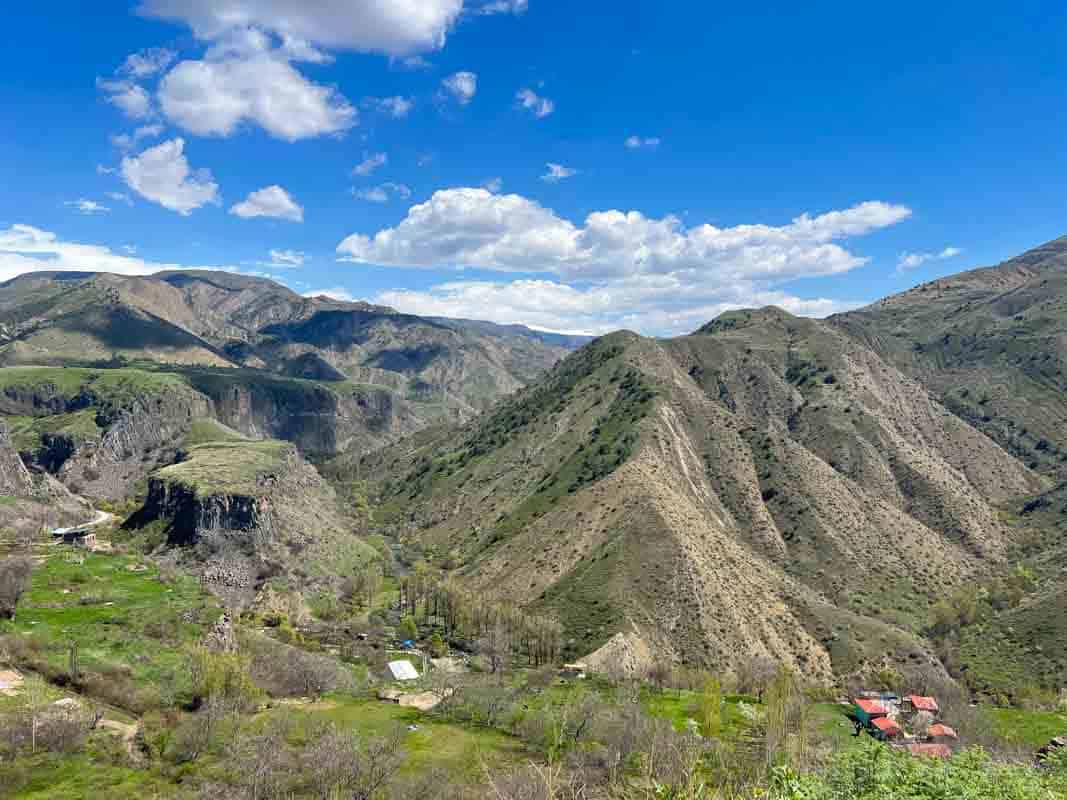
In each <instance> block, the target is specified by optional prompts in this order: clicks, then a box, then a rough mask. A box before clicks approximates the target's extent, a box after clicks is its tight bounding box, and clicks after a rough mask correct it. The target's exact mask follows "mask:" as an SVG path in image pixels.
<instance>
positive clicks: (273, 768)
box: [227, 716, 293, 800]
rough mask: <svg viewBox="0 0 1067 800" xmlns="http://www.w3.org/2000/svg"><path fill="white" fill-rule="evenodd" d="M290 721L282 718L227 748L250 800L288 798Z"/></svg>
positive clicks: (290, 772)
mask: <svg viewBox="0 0 1067 800" xmlns="http://www.w3.org/2000/svg"><path fill="white" fill-rule="evenodd" d="M290 724H291V720H290V719H289V717H288V716H282V717H280V718H276V719H274V720H272V721H271V723H270V724H269V725H267V727H266V728H264V729H263V730H261V731H259V732H258V733H252V734H249V733H246V734H243V735H241V736H238V738H237V739H236V740H235V741H234V742H233V744H231V745H230V746H229V747H228V748H227V754H228V755H229V757H230V763H231V764H232V765H233V768H234V770H235V771H236V772H237V774H238V775H239V776H240V777H239V780H240V783H241V784H242V786H243V787H244V789H245V791H246V793H247V795H248V797H249V798H250V800H274V798H283V797H290V796H291V792H290V790H289V789H290V787H289V784H290V783H291V782H292V778H293V764H292V754H291V753H290V751H289V747H288V745H287V744H286V738H287V734H288V732H289V727H290Z"/></svg>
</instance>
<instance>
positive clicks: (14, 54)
mask: <svg viewBox="0 0 1067 800" xmlns="http://www.w3.org/2000/svg"><path fill="white" fill-rule="evenodd" d="M23 5H28V4H23ZM94 5H98V6H103V7H104V8H103V9H102V10H95V9H94V11H93V12H92V14H87V13H86V12H84V11H83V8H84V4H83V3H73V2H69V3H64V2H53V3H49V4H48V8H47V11H44V10H37V11H34V10H8V12H7V14H6V22H7V24H6V25H5V32H4V40H3V42H2V44H3V47H2V48H0V63H2V66H3V74H4V75H5V76H6V78H7V79H6V80H5V81H4V83H3V87H2V88H0V92H2V93H3V102H2V103H0V115H2V122H0V153H2V157H0V180H2V185H3V186H4V187H5V190H4V191H3V192H0V279H7V278H9V277H12V276H13V275H15V274H18V273H20V272H25V271H28V270H32V269H48V268H63V269H108V270H112V271H118V272H126V273H131V274H137V273H147V272H151V271H153V270H156V269H160V268H164V267H171V266H186V267H219V268H226V269H233V270H240V271H245V272H256V273H262V274H268V275H271V276H274V277H276V278H278V279H279V280H282V281H283V282H285V283H286V284H288V285H290V286H291V287H293V288H294V289H296V290H297V291H301V292H305V293H314V292H321V291H329V292H331V293H333V294H334V295H336V296H339V297H350V298H357V299H366V300H371V301H375V302H384V303H387V304H390V305H393V306H396V307H398V308H400V309H401V310H404V311H409V312H414V313H426V314H446V315H453V316H469V317H477V318H485V319H492V320H495V321H499V322H524V323H527V324H531V325H534V326H538V327H543V328H549V329H555V330H573V331H591V332H601V331H606V330H611V329H614V328H618V327H628V328H632V329H636V330H639V331H641V332H644V333H649V334H659V335H670V334H676V333H683V332H687V331H689V330H692V329H694V328H696V327H697V326H699V325H700V324H701V323H702V322H704V321H706V319H707V318H710V317H712V316H714V315H715V314H717V313H719V312H720V311H722V310H723V309H725V308H728V307H735V306H739V305H761V304H766V303H776V304H779V305H783V306H784V307H786V308H788V309H790V310H793V311H795V312H797V313H804V314H813V315H822V314H826V313H830V312H833V311H835V310H840V309H844V308H849V307H852V306H854V305H856V304H859V303H863V302H866V301H870V300H873V299H876V298H878V297H880V296H882V295H884V294H887V293H890V292H894V291H899V290H902V289H904V288H907V287H909V286H911V285H914V284H916V283H919V282H921V281H924V280H928V279H930V278H931V277H935V276H938V275H944V274H948V273H952V272H957V271H960V270H963V269H966V268H969V267H973V266H979V265H985V264H989V263H995V262H997V261H999V260H1002V259H1003V258H1006V257H1010V256H1012V255H1015V254H1017V253H1019V252H1021V251H1022V250H1024V249H1026V248H1028V247H1031V246H1034V245H1036V244H1039V243H1041V242H1043V241H1046V240H1048V239H1051V238H1055V237H1057V236H1060V235H1063V234H1064V233H1067V219H1065V215H1064V210H1063V202H1062V197H1063V196H1064V190H1065V188H1067V186H1065V184H1067V157H1065V155H1064V153H1065V147H1064V135H1063V132H1064V131H1065V130H1067V104H1065V103H1064V102H1063V99H1064V94H1065V91H1064V90H1065V88H1067V54H1065V49H1064V48H1063V46H1062V45H1063V42H1064V41H1065V33H1067V10H1065V9H1064V8H1063V7H1062V6H1059V7H1058V6H1056V5H1054V4H1051V3H1027V2H1020V3H1015V4H1013V5H1012V7H1011V13H1005V12H1004V11H1003V9H1002V7H994V6H990V7H989V9H988V10H983V9H982V8H979V7H975V6H974V5H973V4H963V3H941V4H931V3H923V4H918V3H898V4H895V5H894V6H893V7H892V8H891V9H889V8H886V9H883V8H881V7H877V8H859V7H857V6H856V5H855V4H844V3H820V4H814V5H813V4H807V6H805V7H796V8H792V7H791V8H788V9H787V8H764V9H762V10H760V9H756V10H753V9H751V8H748V7H743V6H749V5H751V4H736V5H731V6H726V5H720V4H709V3H696V2H693V3H689V2H675V3H644V2H641V3H638V2H632V3H620V2H612V3H608V2H601V1H600V0H591V1H590V2H585V3H582V4H577V6H578V7H580V13H576V10H575V9H576V4H573V3H564V2H559V1H558V0H528V2H526V1H525V0H377V2H370V0H316V2H308V0H259V2H249V0H146V1H145V2H144V3H140V2H137V3H122V2H112V3H104V4H94ZM779 5H784V4H779ZM361 164H366V166H365V167H364V168H363V169H362V170H358V171H357V167H358V166H359V165H361ZM272 252H273V255H272Z"/></svg>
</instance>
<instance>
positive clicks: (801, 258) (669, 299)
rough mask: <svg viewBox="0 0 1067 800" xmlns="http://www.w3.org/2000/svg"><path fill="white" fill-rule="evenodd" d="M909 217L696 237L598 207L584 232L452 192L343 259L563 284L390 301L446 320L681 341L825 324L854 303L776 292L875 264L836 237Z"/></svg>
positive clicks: (473, 287) (481, 194) (496, 286)
mask: <svg viewBox="0 0 1067 800" xmlns="http://www.w3.org/2000/svg"><path fill="white" fill-rule="evenodd" d="M910 214H911V211H910V209H908V208H906V207H903V206H899V205H892V204H889V203H883V202H876V201H872V202H866V203H860V204H858V205H855V206H853V207H851V208H848V209H844V210H840V211H830V212H827V213H824V214H819V215H815V216H813V215H808V214H803V215H801V216H799V217H796V218H795V219H793V220H792V221H791V222H788V223H786V224H784V225H766V224H746V225H736V226H733V227H727V228H718V227H715V226H713V225H706V224H705V225H697V226H693V227H688V228H687V227H685V226H683V225H682V223H681V222H680V220H679V219H677V218H676V217H672V216H667V217H663V218H661V219H655V218H649V217H646V216H645V215H643V214H641V213H640V212H637V211H629V212H623V211H617V210H608V211H597V212H593V213H591V214H589V215H588V216H587V217H586V219H585V220H584V222H583V223H582V224H580V225H579V224H575V223H573V222H571V221H569V220H567V219H564V218H561V217H559V216H558V215H557V214H555V213H554V212H553V211H551V210H550V209H547V208H544V207H543V206H541V205H539V204H538V203H536V202H534V201H532V200H530V199H528V198H525V197H522V196H520V195H516V194H506V195H501V194H494V193H492V192H490V191H488V190H487V189H484V188H459V189H446V190H441V191H438V192H436V193H434V195H433V196H432V197H431V198H430V199H429V200H427V201H426V202H425V203H419V204H416V205H414V206H412V207H411V208H410V209H409V210H408V213H407V215H406V217H405V218H404V219H403V220H402V221H401V222H400V223H399V224H398V225H396V226H395V227H393V228H386V229H383V230H380V231H378V232H377V233H376V234H374V235H373V236H367V235H363V234H353V235H351V236H349V237H348V238H346V239H345V240H344V241H343V242H341V244H340V245H338V248H337V250H338V254H339V255H340V257H341V259H342V260H348V261H353V262H356V263H368V264H375V265H382V266H398V267H424V268H435V269H450V268H460V267H477V268H482V269H489V270H498V271H504V272H528V273H541V274H547V275H549V276H552V277H551V278H549V279H543V280H542V279H539V280H534V281H527V280H519V281H511V282H508V283H496V282H458V283H446V284H442V285H440V286H436V287H433V288H432V289H430V290H425V291H417V292H410V291H405V290H396V291H394V292H391V293H386V294H383V295H382V297H380V298H379V302H383V303H386V304H388V305H393V306H396V307H400V308H403V309H404V310H408V311H418V313H426V314H443V315H446V316H449V315H452V316H457V315H458V316H476V317H486V315H487V314H491V315H492V316H491V318H492V319H494V320H499V321H509V320H510V321H521V322H525V323H527V324H535V325H539V326H542V327H547V328H552V329H557V330H560V329H562V330H567V329H572V330H573V329H590V330H592V329H596V330H608V329H611V328H615V327H620V326H629V327H634V328H637V329H640V330H644V331H667V332H675V333H677V332H679V331H682V330H686V329H688V328H687V327H686V326H690V327H696V326H697V325H698V324H699V323H700V322H703V321H706V320H707V319H709V318H710V317H712V316H715V314H717V313H720V312H721V311H722V310H725V309H726V308H736V307H741V306H747V305H752V304H768V303H775V304H778V305H782V306H783V307H785V308H786V309H787V310H791V311H793V312H795V313H803V314H809V315H819V314H828V313H832V312H835V311H839V310H843V309H844V308H846V307H852V306H853V305H855V304H850V303H843V302H840V301H833V300H827V299H817V300H803V299H801V298H799V297H796V296H793V295H791V294H786V293H783V292H781V291H779V290H778V289H776V288H775V287H776V285H777V284H781V283H783V282H786V281H790V280H794V279H799V278H806V277H816V276H824V275H833V274H839V273H843V272H847V271H849V270H851V269H854V268H856V267H858V266H860V265H861V264H864V263H866V262H867V260H868V259H866V258H864V257H862V256H859V255H856V254H854V253H853V252H851V251H849V250H847V249H845V247H843V246H842V245H841V244H840V243H839V241H840V240H842V239H846V238H848V237H854V236H862V235H864V234H867V233H870V232H873V231H876V230H879V229H882V228H885V227H888V226H891V225H894V224H896V223H898V222H900V221H902V220H904V219H906V218H907V217H908V216H910Z"/></svg>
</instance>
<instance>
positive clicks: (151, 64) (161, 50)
mask: <svg viewBox="0 0 1067 800" xmlns="http://www.w3.org/2000/svg"><path fill="white" fill-rule="evenodd" d="M177 57H178V54H177V53H175V52H174V51H173V50H168V49H167V48H165V47H150V48H148V49H147V50H142V51H140V52H139V53H132V54H130V55H129V56H127V57H126V61H125V62H124V63H123V64H122V66H121V67H119V72H120V73H122V74H124V75H129V76H130V77H132V78H135V79H140V78H148V77H150V76H152V75H155V74H156V73H158V72H162V71H163V70H165V69H166V68H167V67H169V66H170V65H171V64H173V63H174V59H175V58H177Z"/></svg>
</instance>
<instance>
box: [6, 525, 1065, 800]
mask: <svg viewBox="0 0 1067 800" xmlns="http://www.w3.org/2000/svg"><path fill="white" fill-rule="evenodd" d="M384 551H385V552H387V549H384ZM33 556H34V558H32V559H31V561H30V563H32V564H33V565H34V567H35V568H34V569H33V572H32V577H29V575H28V574H27V575H25V576H24V577H26V578H28V581H27V583H26V585H25V586H24V587H23V591H21V592H19V593H18V597H17V598H16V601H15V606H16V608H15V613H14V616H13V619H11V620H9V621H7V622H4V623H2V625H0V669H10V668H15V669H17V670H18V671H19V672H20V673H21V674H22V675H23V676H24V678H25V681H24V683H23V685H22V686H21V687H20V689H19V690H18V691H17V692H16V693H14V694H9V695H2V696H0V796H3V797H13V798H83V797H109V798H112V797H114V798H126V797H128V798H135V797H136V798H143V797H165V798H223V797H225V798H231V797H249V798H256V799H257V800H267V799H268V798H290V797H323V798H361V799H362V800H375V799H377V800H388V799H391V798H431V799H432V798H441V800H444V799H445V798H472V799H473V798H485V797H492V798H497V800H526V799H527V798H530V799H531V800H532V799H533V798H539V799H540V798H543V799H544V800H553V799H554V798H560V799H561V800H579V799H580V798H588V799H589V800H594V799H595V798H604V799H605V800H608V799H609V798H618V799H619V800H625V799H628V798H634V799H636V798H674V799H675V800H712V799H713V798H716V799H719V800H755V798H767V799H768V800H770V799H772V798H773V799H774V800H853V799H855V800H859V799H860V798H875V797H878V798H901V800H903V798H909V800H911V799H912V798H949V797H952V798H975V800H977V798H1002V799H1003V800H1039V799H1040V800H1049V799H1054V798H1067V761H1065V760H1064V759H1063V758H1060V759H1052V760H1050V761H1049V762H1048V763H1047V765H1046V766H1044V767H1043V768H1041V769H1037V768H1035V767H1034V766H1033V765H1032V752H1033V747H1030V748H1029V750H1028V751H1027V750H1024V749H1023V748H1022V746H1021V745H1020V744H1019V743H1014V744H1013V743H1012V742H1011V741H1009V738H1010V737H1009V734H1014V733H1015V732H1017V731H1020V730H1030V741H1029V742H1027V745H1034V744H1039V743H1042V742H1041V740H1042V737H1044V736H1045V735H1046V734H1047V733H1048V732H1049V731H1055V730H1057V725H1059V724H1060V723H1062V724H1063V725H1064V727H1067V719H1064V718H1062V717H1059V718H1058V719H1057V716H1056V715H1053V714H1045V715H1034V714H1027V712H1023V711H1010V712H1009V711H996V712H993V715H992V716H985V717H983V718H981V719H978V718H975V719H973V720H971V721H970V722H964V723H961V724H964V725H966V728H964V729H963V730H961V733H962V734H964V735H965V737H966V739H967V741H968V742H969V746H968V747H967V748H966V749H964V750H963V751H962V752H960V753H959V754H957V755H955V756H954V757H953V758H952V759H950V760H947V761H938V760H929V759H918V758H915V757H912V756H910V755H908V754H906V753H904V752H902V751H899V750H895V749H892V748H889V747H888V746H886V745H884V744H881V743H878V742H875V741H874V740H872V739H870V738H869V737H867V736H866V735H864V736H862V737H859V738H857V737H854V736H853V735H852V725H851V723H850V722H849V721H848V720H847V719H846V717H845V716H844V713H843V710H842V707H840V706H837V705H835V704H833V703H829V702H826V698H825V697H824V696H823V695H822V694H821V693H820V692H819V691H816V690H814V689H811V688H808V687H805V686H804V685H803V684H802V683H801V682H800V681H799V680H798V679H797V677H796V676H794V675H792V674H791V673H789V672H788V671H782V670H779V671H774V670H770V671H766V670H765V671H764V672H763V673H761V674H757V673H755V672H753V674H751V675H748V676H747V677H746V676H742V680H741V682H740V683H737V684H736V685H728V686H725V687H724V685H723V684H722V683H721V682H720V681H719V680H718V679H716V678H715V677H713V676H711V675H708V674H706V673H700V672H697V671H693V670H684V669H677V668H674V669H660V670H657V671H655V673H654V674H651V675H649V676H648V677H647V679H646V678H642V679H637V678H635V677H628V676H624V675H616V676H613V677H610V676H590V677H588V678H585V679H575V678H573V677H570V678H563V677H560V673H559V672H558V669H557V667H556V666H554V665H553V664H552V663H551V662H552V661H553V659H555V658H556V657H558V656H557V653H558V644H554V642H556V641H557V640H556V638H555V637H556V636H558V633H557V632H556V631H555V630H554V629H552V628H551V627H550V626H547V622H539V621H537V620H536V618H535V619H534V620H532V621H531V622H524V621H522V620H518V619H514V618H512V619H511V620H510V621H509V618H508V616H507V613H506V610H505V609H501V608H496V607H476V606H474V605H472V603H473V600H472V599H471V598H470V597H468V596H465V595H462V594H457V593H455V591H454V590H452V589H450V588H449V586H448V585H446V584H438V583H435V582H433V581H432V580H431V579H430V578H429V577H428V576H427V574H426V571H425V570H424V569H423V568H420V569H419V570H416V572H414V573H412V574H410V575H404V576H402V577H401V578H400V579H399V580H396V579H393V578H390V577H388V576H383V575H382V574H381V571H380V569H379V572H378V573H377V574H372V572H373V571H372V570H370V569H369V568H368V569H365V570H364V571H363V572H361V573H360V574H357V575H354V576H353V577H352V580H351V581H350V582H349V584H348V585H347V586H346V587H345V589H343V590H342V591H341V593H340V594H339V595H338V596H337V597H335V598H333V599H332V602H328V601H327V600H328V599H325V598H319V599H318V600H317V601H316V603H314V604H313V607H314V609H315V616H314V617H312V618H311V619H309V620H304V622H303V624H301V625H299V626H294V625H293V624H292V620H290V619H289V618H287V617H286V615H285V614H283V613H279V614H275V615H274V616H273V617H271V618H264V617H255V616H246V617H244V618H243V619H242V620H241V621H240V622H239V623H238V624H230V623H229V620H228V619H227V618H224V617H222V616H221V614H222V612H221V610H220V609H219V607H218V606H217V604H216V603H215V602H214V601H213V600H212V599H211V598H210V597H209V596H208V595H206V594H205V593H204V592H203V591H202V590H201V588H200V586H199V584H198V582H197V581H196V580H195V579H193V578H191V577H188V576H185V575H181V574H178V573H176V572H173V571H171V570H169V569H167V568H165V567H164V568H161V567H159V566H158V565H156V564H152V563H148V562H146V561H145V560H144V559H142V558H136V557H133V556H130V555H123V554H115V555H110V554H86V553H83V552H81V551H75V550H72V549H70V548H63V547H54V546H53V547H40V546H39V547H37V548H36V550H35V552H34V553H33ZM15 558H25V555H19V554H14V555H12V556H9V557H8V559H7V560H6V561H5V563H10V562H11V561H12V559H15ZM22 563H25V562H22ZM20 574H21V573H20ZM479 609H480V610H479ZM327 617H328V618H329V619H326V618H327ZM508 625H513V626H514V630H513V631H509V629H508ZM539 626H541V627H539ZM546 626H547V627H546ZM400 636H405V637H409V638H413V639H415V640H416V641H417V642H418V645H417V647H419V648H421V649H422V650H423V651H424V652H427V653H432V654H436V655H444V654H446V653H447V654H449V655H450V656H452V657H453V659H454V660H453V661H452V662H451V664H452V665H453V666H454V667H455V666H458V669H459V671H453V670H452V669H450V668H448V667H447V665H446V663H445V662H441V664H442V665H441V666H440V667H438V668H436V669H431V670H430V671H429V672H428V673H426V674H423V675H422V677H421V678H420V679H419V681H418V682H417V683H416V684H415V685H414V686H409V685H404V686H401V685H399V684H391V683H390V681H389V678H388V672H386V671H385V670H384V664H385V662H386V661H389V660H393V659H397V658H401V657H404V656H402V655H401V654H400V653H397V652H391V648H393V647H395V644H394V643H395V641H396V638H397V637H400ZM339 637H340V638H339ZM538 637H540V638H538ZM407 657H408V658H409V660H411V661H412V662H413V663H414V664H415V665H416V666H417V668H419V670H420V672H421V671H422V665H423V663H424V662H423V659H422V658H421V655H420V654H419V652H418V651H415V653H414V654H413V655H409V656H407ZM390 687H392V688H394V689H396V690H400V691H406V692H408V693H413V692H420V691H421V692H422V693H423V696H429V697H431V698H433V699H434V700H435V701H436V707H435V708H433V709H432V710H428V711H419V710H417V709H416V708H413V707H409V706H405V705H400V704H398V703H396V702H388V701H382V700H380V699H379V697H378V694H379V693H380V692H381V691H382V690H384V689H388V688H390ZM65 699H70V700H73V701H75V703H74V704H71V703H69V702H64V703H61V704H60V705H56V701H57V700H60V701H62V700H65ZM1020 754H1022V755H1020Z"/></svg>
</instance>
